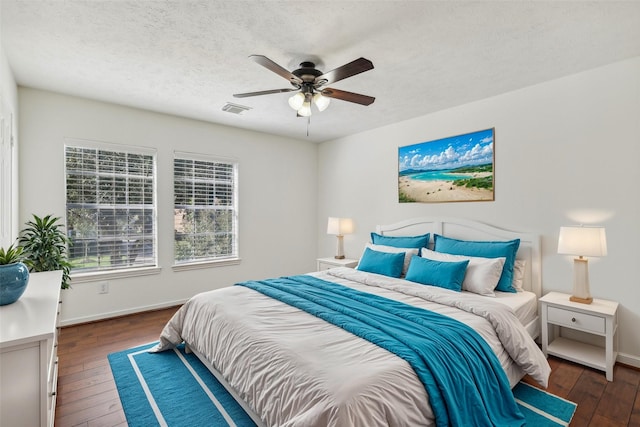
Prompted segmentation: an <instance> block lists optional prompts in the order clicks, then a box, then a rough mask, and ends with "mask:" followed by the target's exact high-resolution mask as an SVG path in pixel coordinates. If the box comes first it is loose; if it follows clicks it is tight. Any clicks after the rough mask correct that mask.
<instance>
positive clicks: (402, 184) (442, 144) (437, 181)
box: [398, 127, 495, 203]
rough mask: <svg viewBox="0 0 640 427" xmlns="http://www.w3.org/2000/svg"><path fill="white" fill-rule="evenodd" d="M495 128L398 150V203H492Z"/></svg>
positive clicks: (493, 194) (493, 196) (493, 193)
mask: <svg viewBox="0 0 640 427" xmlns="http://www.w3.org/2000/svg"><path fill="white" fill-rule="evenodd" d="M494 144H495V127H491V128H487V129H482V130H478V131H474V132H468V133H463V134H459V135H454V136H449V137H445V138H440V139H435V140H431V141H425V142H420V143H417V144H411V145H406V146H400V147H398V202H399V203H449V202H493V201H495V145H494Z"/></svg>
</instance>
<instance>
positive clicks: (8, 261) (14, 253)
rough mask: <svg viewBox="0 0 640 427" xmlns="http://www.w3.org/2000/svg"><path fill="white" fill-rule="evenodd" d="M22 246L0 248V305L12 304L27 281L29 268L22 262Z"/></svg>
mask: <svg viewBox="0 0 640 427" xmlns="http://www.w3.org/2000/svg"><path fill="white" fill-rule="evenodd" d="M22 259H23V258H22V248H21V247H20V246H18V247H15V248H14V247H13V245H11V246H9V247H8V248H7V250H5V249H4V248H0V305H7V304H12V303H14V302H16V301H18V299H19V298H20V297H21V296H22V294H23V293H24V291H25V289H27V284H28V283H29V269H28V268H27V266H26V265H24V264H23V263H22Z"/></svg>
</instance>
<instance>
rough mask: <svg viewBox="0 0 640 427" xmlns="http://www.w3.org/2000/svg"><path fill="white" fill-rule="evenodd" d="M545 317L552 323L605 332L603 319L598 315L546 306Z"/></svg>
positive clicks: (599, 332)
mask: <svg viewBox="0 0 640 427" xmlns="http://www.w3.org/2000/svg"><path fill="white" fill-rule="evenodd" d="M547 319H548V322H549V323H553V324H554V325H560V326H567V327H570V328H573V329H580V330H583V331H587V332H593V333H595V334H600V335H604V334H605V331H606V329H605V319H604V317H600V316H593V315H591V314H585V313H580V312H578V311H571V310H567V309H560V308H556V307H548V308H547Z"/></svg>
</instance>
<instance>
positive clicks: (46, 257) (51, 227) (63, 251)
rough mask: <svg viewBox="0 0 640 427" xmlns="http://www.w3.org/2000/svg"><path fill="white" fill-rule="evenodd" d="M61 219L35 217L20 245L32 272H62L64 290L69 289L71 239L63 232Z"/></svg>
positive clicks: (22, 233)
mask: <svg viewBox="0 0 640 427" xmlns="http://www.w3.org/2000/svg"><path fill="white" fill-rule="evenodd" d="M59 220H60V218H59V217H53V216H51V215H47V216H45V217H43V218H40V217H38V216H37V215H35V214H34V215H33V219H32V220H31V221H28V222H27V223H26V225H27V227H26V228H24V229H23V230H22V231H21V232H20V244H21V245H22V247H23V249H24V255H25V261H24V263H25V264H26V265H27V267H29V271H31V272H40V271H53V270H62V289H67V288H68V287H69V282H70V281H71V277H70V273H71V263H70V262H69V259H68V256H67V245H68V244H71V241H70V239H69V238H68V237H67V235H66V234H65V233H64V232H63V231H62V230H61V228H60V227H61V226H62V224H59V223H58V221H59Z"/></svg>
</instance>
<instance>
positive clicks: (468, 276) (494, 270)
mask: <svg viewBox="0 0 640 427" xmlns="http://www.w3.org/2000/svg"><path fill="white" fill-rule="evenodd" d="M420 256H421V257H423V258H427V259H431V260H434V261H445V262H456V261H464V260H469V264H468V265H467V272H466V273H465V275H464V280H463V281H462V290H463V291H468V292H473V293H475V294H479V295H485V296H491V297H494V296H496V295H495V294H494V293H493V290H494V289H495V287H496V286H497V285H498V281H499V280H500V276H501V275H502V268H503V267H504V262H505V261H506V258H505V257H500V258H482V257H472V256H464V255H451V254H445V253H443V252H435V251H432V250H430V249H426V248H422V251H421V253H420Z"/></svg>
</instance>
